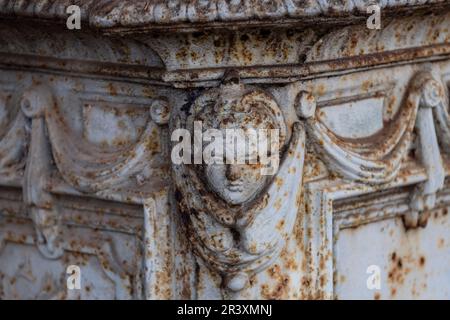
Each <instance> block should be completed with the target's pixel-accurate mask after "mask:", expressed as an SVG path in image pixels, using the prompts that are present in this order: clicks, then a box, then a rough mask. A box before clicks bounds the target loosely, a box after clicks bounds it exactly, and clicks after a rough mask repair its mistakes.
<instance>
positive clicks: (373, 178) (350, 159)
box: [306, 78, 423, 184]
mask: <svg viewBox="0 0 450 320" xmlns="http://www.w3.org/2000/svg"><path fill="white" fill-rule="evenodd" d="M422 82H423V81H422V79H420V78H415V79H413V81H412V83H411V84H410V87H409V91H408V94H407V96H406V99H405V101H404V102H403V104H402V107H401V109H400V110H399V111H398V112H397V114H396V115H395V117H394V119H392V120H391V121H389V123H386V124H385V127H384V129H383V130H382V131H381V132H379V133H377V134H375V135H373V136H371V137H367V138H362V139H343V138H341V137H339V136H337V135H336V134H334V133H333V132H332V131H331V130H329V129H328V128H327V127H326V126H325V125H324V124H323V123H322V122H321V121H320V120H319V119H317V118H310V119H308V120H307V121H306V124H307V125H306V127H307V133H308V138H310V139H311V140H312V142H313V144H314V147H315V149H316V150H317V152H318V153H319V155H320V156H321V158H322V160H323V161H325V162H326V164H327V165H328V168H329V169H330V170H331V171H333V172H334V173H335V174H337V175H338V176H340V177H343V178H346V179H350V180H355V181H358V182H363V183H368V184H383V183H387V182H389V181H391V180H392V179H394V178H395V177H396V175H397V174H398V172H399V170H400V167H401V164H402V160H403V159H404V158H405V156H406V155H407V153H408V151H409V148H410V145H411V143H412V141H413V139H414V134H413V130H414V125H415V121H416V116H417V111H418V108H419V105H420V101H421V94H422V92H421V90H420V88H421V86H422V85H423V83H422Z"/></svg>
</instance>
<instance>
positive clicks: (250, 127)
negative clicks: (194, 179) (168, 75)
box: [196, 85, 285, 205]
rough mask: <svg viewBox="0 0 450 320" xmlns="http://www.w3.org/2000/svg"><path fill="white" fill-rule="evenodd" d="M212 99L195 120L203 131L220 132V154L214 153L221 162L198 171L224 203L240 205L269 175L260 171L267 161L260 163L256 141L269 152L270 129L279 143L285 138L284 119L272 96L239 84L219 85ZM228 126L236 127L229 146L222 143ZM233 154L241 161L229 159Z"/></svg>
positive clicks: (259, 189)
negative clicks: (221, 86) (200, 123)
mask: <svg viewBox="0 0 450 320" xmlns="http://www.w3.org/2000/svg"><path fill="white" fill-rule="evenodd" d="M211 98H212V97H211ZM213 101H215V102H214V106H212V105H210V106H209V107H212V108H211V109H209V110H208V109H207V110H204V112H203V113H201V114H200V115H198V117H196V121H202V123H203V130H208V129H217V130H219V131H220V132H221V134H222V137H223V141H224V145H223V154H222V155H215V156H216V157H222V159H223V161H222V162H223V163H211V164H203V165H202V166H201V169H200V168H199V169H200V170H199V171H200V172H199V173H200V175H201V176H203V180H204V181H205V182H206V185H207V186H208V188H209V189H210V190H211V191H213V192H214V193H215V194H217V195H218V196H219V197H221V198H222V199H223V200H224V201H225V202H227V203H228V204H231V205H239V204H243V203H246V202H248V201H251V200H252V199H254V198H255V197H256V196H257V195H258V194H259V193H260V192H261V191H262V190H263V189H264V187H265V186H266V185H267V184H268V183H269V182H270V180H271V178H272V175H264V174H263V170H262V168H263V167H264V166H267V165H268V164H263V163H262V161H261V159H260V157H259V153H258V143H259V144H260V145H261V144H264V145H266V148H267V150H268V151H269V152H270V150H271V149H270V141H271V136H270V134H269V133H270V130H273V129H278V130H279V132H281V133H280V135H279V138H280V141H279V142H280V143H279V145H282V144H283V143H284V139H285V131H284V130H285V129H284V122H283V120H282V118H281V112H280V110H279V109H278V106H277V105H276V102H275V101H274V100H273V98H271V97H270V96H269V95H268V94H266V93H263V92H260V91H256V90H248V89H247V90H244V89H243V87H242V86H240V85H229V86H225V87H223V88H222V90H221V94H220V96H218V97H216V98H215V99H214V100H213ZM205 109H206V108H205ZM280 118H281V121H280ZM229 129H232V130H233V129H238V130H234V131H233V133H234V134H235V135H236V136H237V139H236V144H235V145H232V146H231V147H230V146H229V145H227V144H226V138H225V137H226V135H227V134H228V132H230V130H229ZM261 130H265V131H261ZM261 132H265V133H266V134H267V135H264V134H262V135H261V136H260V137H259V140H258V142H257V140H256V139H253V140H252V139H251V138H252V137H254V134H255V133H258V134H260V133H261ZM277 138H278V137H277ZM281 140H283V141H281ZM207 146H208V143H206V144H205V143H204V144H203V150H205V148H206V147H207ZM277 151H278V152H279V150H277ZM237 154H242V155H244V156H243V159H242V160H244V161H241V162H240V163H236V161H234V162H233V159H232V158H233V156H235V155H237ZM230 155H232V156H231V157H230ZM268 156H270V153H269V154H268ZM234 160H237V159H234ZM273 174H276V170H275V172H273Z"/></svg>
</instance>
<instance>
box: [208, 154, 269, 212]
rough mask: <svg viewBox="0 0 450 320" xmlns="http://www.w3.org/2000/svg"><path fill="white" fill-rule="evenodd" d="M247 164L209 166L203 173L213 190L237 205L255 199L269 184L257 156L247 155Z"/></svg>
mask: <svg viewBox="0 0 450 320" xmlns="http://www.w3.org/2000/svg"><path fill="white" fill-rule="evenodd" d="M245 161H246V164H215V163H214V164H208V165H204V168H203V171H204V175H205V179H206V182H207V184H208V186H209V187H210V189H211V190H213V191H214V192H215V193H216V194H217V195H219V196H220V197H221V198H222V199H224V200H225V201H226V202H228V203H230V204H232V205H237V204H242V203H244V202H247V201H249V200H251V199H253V198H254V197H255V196H256V195H257V194H258V193H259V192H260V191H261V190H262V189H263V188H264V187H265V186H266V185H267V183H268V182H269V180H270V178H271V176H269V175H262V173H261V163H255V164H251V163H252V162H257V161H258V159H257V155H250V154H248V153H247V154H246V155H245Z"/></svg>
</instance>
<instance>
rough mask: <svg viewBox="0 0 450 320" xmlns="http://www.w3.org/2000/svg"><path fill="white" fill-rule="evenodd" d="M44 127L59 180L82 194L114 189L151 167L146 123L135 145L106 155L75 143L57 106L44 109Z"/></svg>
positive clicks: (150, 127)
mask: <svg viewBox="0 0 450 320" xmlns="http://www.w3.org/2000/svg"><path fill="white" fill-rule="evenodd" d="M45 118H46V124H47V128H48V134H49V138H50V141H51V144H52V152H53V157H54V160H55V163H56V166H57V167H58V170H59V172H60V174H61V175H62V177H63V179H64V180H65V181H66V182H68V183H70V184H71V185H73V186H74V187H76V188H77V189H79V190H80V191H83V192H97V191H100V190H105V189H108V188H111V187H114V186H117V185H119V184H121V183H123V182H125V181H126V180H127V179H129V178H130V177H132V176H135V175H136V174H138V173H140V172H142V171H143V170H144V169H146V168H147V167H148V166H150V165H151V159H152V149H151V147H150V146H151V145H152V141H151V139H154V135H152V131H153V130H154V129H155V126H156V124H154V123H153V122H152V121H150V120H149V121H148V122H147V124H146V127H145V130H144V131H143V132H142V134H141V135H140V137H139V139H138V141H137V142H136V143H135V144H133V145H131V146H129V147H125V148H121V149H119V150H114V151H109V150H105V149H103V148H100V147H98V146H96V145H94V144H91V143H89V142H88V141H86V140H84V139H81V138H79V139H77V138H74V137H77V135H76V134H74V133H73V131H72V129H71V128H70V127H69V126H68V125H67V124H66V123H65V121H64V118H63V116H62V112H61V110H60V109H59V108H58V106H57V104H56V103H54V104H53V106H51V107H50V108H48V111H47V112H46V117H45Z"/></svg>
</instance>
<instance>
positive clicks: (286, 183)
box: [172, 83, 305, 294]
mask: <svg viewBox="0 0 450 320" xmlns="http://www.w3.org/2000/svg"><path fill="white" fill-rule="evenodd" d="M239 108H241V109H244V110H245V111H239V110H240V109H239ZM246 114H252V115H253V116H252V117H251V118H248V117H246V116H245V115H246ZM258 114H259V115H258ZM227 117H228V119H234V120H232V121H231V122H230V123H229V122H227V120H226V118H227ZM221 119H222V120H223V121H222V120H221ZM194 121H204V123H205V125H207V126H208V128H225V127H227V128H228V127H230V128H231V127H238V128H243V127H248V128H254V129H256V128H257V127H258V126H259V128H261V127H264V126H268V125H270V126H271V127H272V128H273V127H274V128H279V129H280V130H281V133H280V138H281V141H282V142H281V145H286V148H287V150H286V151H285V152H284V154H283V153H282V154H280V157H281V159H282V160H281V163H280V167H279V169H278V172H277V173H276V174H275V176H261V177H259V176H260V173H259V172H258V171H259V170H260V168H259V167H256V169H255V167H254V166H252V165H244V167H243V168H242V170H243V171H242V172H241V178H239V181H241V184H242V185H241V186H240V187H241V188H242V189H241V190H240V191H237V192H236V191H233V190H232V189H230V187H229V184H230V183H231V182H232V181H234V180H235V177H233V178H232V177H231V176H230V175H229V174H226V173H225V171H226V172H228V171H229V170H231V169H232V167H233V166H234V167H236V169H238V167H239V168H240V167H242V166H239V165H225V164H223V165H218V164H211V165H205V164H203V165H188V164H174V165H173V166H172V168H173V183H174V185H175V186H176V190H175V197H176V200H177V202H178V205H179V210H180V215H181V216H182V220H183V222H184V226H185V230H186V233H187V235H188V238H189V239H190V241H191V244H192V246H193V250H194V252H195V253H196V254H197V255H198V256H199V257H201V258H202V259H203V261H204V263H205V264H206V266H207V267H209V268H210V269H212V270H214V271H215V272H217V273H219V274H220V275H221V276H222V277H223V278H224V283H225V286H226V288H227V289H228V290H230V292H231V293H229V294H232V293H233V292H234V293H238V292H240V291H242V290H243V289H244V288H247V289H249V286H250V287H251V285H250V283H249V281H250V279H251V278H254V277H255V275H257V274H258V273H261V272H262V271H263V270H265V269H267V268H268V267H269V266H271V265H273V264H274V263H275V262H277V261H279V259H280V254H281V252H282V251H283V250H286V246H287V243H288V239H289V237H290V235H291V233H292V231H293V229H294V223H295V221H296V218H297V214H300V213H299V211H300V206H301V201H300V198H301V190H302V183H301V181H302V175H303V159H304V156H305V136H304V134H305V133H304V128H303V125H302V124H300V123H299V122H296V123H294V124H293V127H292V134H291V137H290V139H289V140H287V138H286V122H285V120H284V117H283V116H282V111H281V109H280V107H279V106H278V104H277V102H276V101H275V100H274V98H272V97H271V96H270V95H269V94H267V93H265V92H264V91H261V90H259V89H257V88H252V87H247V86H243V85H240V84H233V83H231V84H224V85H223V86H221V87H219V88H215V89H211V90H209V91H207V92H205V93H204V94H203V95H201V96H199V97H198V98H197V99H196V100H195V101H194V102H193V104H192V105H191V106H190V107H189V111H183V110H180V111H179V113H178V114H176V115H174V118H173V124H172V127H173V128H187V129H188V130H190V131H191V132H193V123H194ZM258 121H260V122H258ZM256 123H259V125H256ZM223 124H227V125H226V126H223ZM265 128H266V129H267V128H268V127H265ZM283 141H284V142H283ZM236 169H235V170H236ZM224 170H225V171H224ZM239 170H241V169H239ZM255 170H256V171H255ZM219 172H222V173H223V175H220V174H219ZM219 177H220V178H219ZM287 177H289V179H287ZM230 179H234V180H230ZM288 248H289V246H288ZM289 249H291V250H292V248H289ZM285 254H287V253H285ZM293 254H294V255H295V253H294V252H293ZM263 283H266V285H263V284H262V286H263V287H264V286H271V285H273V284H271V282H270V281H269V280H268V279H266V281H265V282H263ZM266 291H267V290H266ZM269 291H270V290H269ZM225 294H227V293H225Z"/></svg>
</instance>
